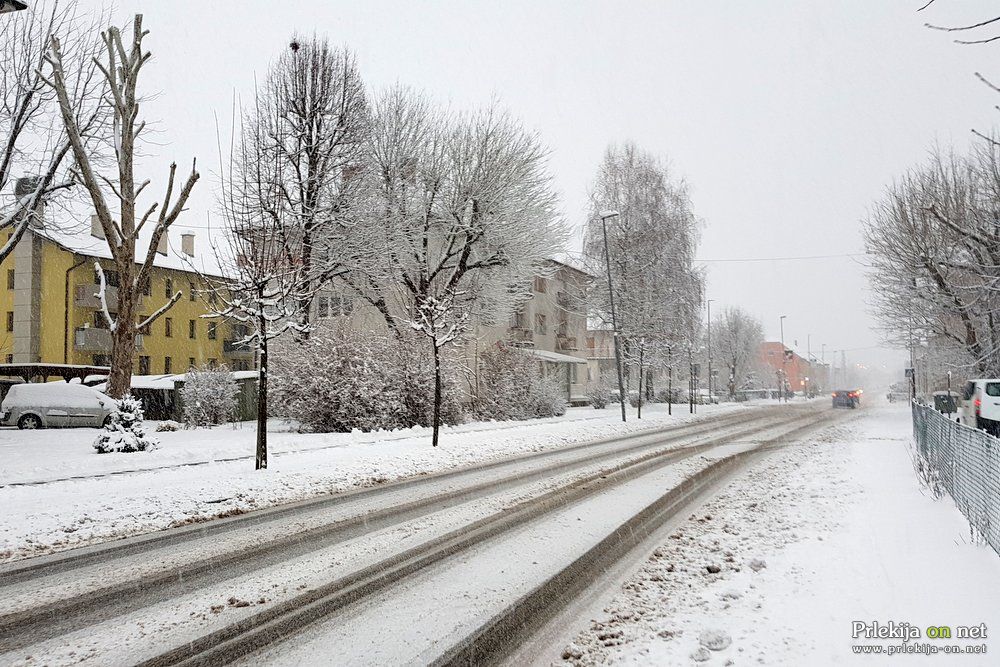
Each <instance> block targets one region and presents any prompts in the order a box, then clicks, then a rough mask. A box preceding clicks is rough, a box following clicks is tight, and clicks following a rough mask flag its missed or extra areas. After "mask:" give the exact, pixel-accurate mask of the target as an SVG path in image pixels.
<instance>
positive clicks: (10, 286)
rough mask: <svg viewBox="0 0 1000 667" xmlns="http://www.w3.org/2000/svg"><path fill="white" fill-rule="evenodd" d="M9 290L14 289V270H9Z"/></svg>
mask: <svg viewBox="0 0 1000 667" xmlns="http://www.w3.org/2000/svg"><path fill="white" fill-rule="evenodd" d="M7 289H14V269H7Z"/></svg>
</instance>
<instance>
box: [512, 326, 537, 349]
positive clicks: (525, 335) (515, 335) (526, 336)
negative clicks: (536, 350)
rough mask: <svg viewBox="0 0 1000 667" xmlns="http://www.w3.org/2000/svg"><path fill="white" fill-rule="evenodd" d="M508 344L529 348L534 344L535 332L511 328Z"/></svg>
mask: <svg viewBox="0 0 1000 667" xmlns="http://www.w3.org/2000/svg"><path fill="white" fill-rule="evenodd" d="M510 342H511V344H513V345H518V346H523V347H531V346H534V344H535V332H534V331H532V330H531V329H524V328H511V330H510Z"/></svg>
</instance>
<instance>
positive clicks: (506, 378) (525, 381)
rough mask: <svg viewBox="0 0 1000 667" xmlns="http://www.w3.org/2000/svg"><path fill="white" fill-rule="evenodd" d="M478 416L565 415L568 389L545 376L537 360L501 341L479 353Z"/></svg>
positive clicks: (525, 416)
mask: <svg viewBox="0 0 1000 667" xmlns="http://www.w3.org/2000/svg"><path fill="white" fill-rule="evenodd" d="M479 378H480V387H481V389H480V392H479V396H478V397H477V399H476V402H475V413H476V417H477V418H479V419H493V420H497V421H507V420H513V419H532V418H534V417H553V416H558V415H563V414H566V388H565V386H564V385H563V383H561V382H559V381H558V380H557V379H556V378H546V377H543V376H542V373H541V370H540V369H539V365H538V360H537V359H535V358H533V357H531V356H529V355H527V354H525V353H524V352H523V351H521V350H520V349H518V348H516V347H512V346H509V345H503V344H499V345H497V346H496V347H494V348H492V349H489V350H486V351H485V352H483V353H482V354H481V355H480V356H479Z"/></svg>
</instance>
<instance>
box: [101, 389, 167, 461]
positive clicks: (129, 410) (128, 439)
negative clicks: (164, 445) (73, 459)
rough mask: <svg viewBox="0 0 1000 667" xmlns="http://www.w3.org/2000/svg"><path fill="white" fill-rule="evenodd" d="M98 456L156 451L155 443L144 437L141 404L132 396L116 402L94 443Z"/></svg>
mask: <svg viewBox="0 0 1000 667" xmlns="http://www.w3.org/2000/svg"><path fill="white" fill-rule="evenodd" d="M94 449H96V450H97V453H98V454H108V453H110V452H148V451H152V450H153V449H156V441H155V440H153V439H151V438H147V437H146V430H145V428H143V425H142V403H140V402H139V399H138V398H136V397H135V396H132V395H126V396H124V397H122V398H121V399H119V400H118V407H117V409H116V410H115V411H114V412H112V413H111V418H110V419H109V420H108V423H107V425H106V426H105V427H104V428H103V430H101V433H100V434H99V435H98V436H97V440H96V441H95V442H94Z"/></svg>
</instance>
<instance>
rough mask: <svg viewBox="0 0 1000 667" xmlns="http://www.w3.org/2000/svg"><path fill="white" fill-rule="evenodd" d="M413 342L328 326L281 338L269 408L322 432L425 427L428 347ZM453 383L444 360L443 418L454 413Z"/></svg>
mask: <svg viewBox="0 0 1000 667" xmlns="http://www.w3.org/2000/svg"><path fill="white" fill-rule="evenodd" d="M415 347H416V346H411V345H408V344H407V343H406V341H401V340H399V339H398V338H397V337H396V336H395V335H394V334H391V333H388V332H372V331H368V332H359V331H351V330H347V329H343V330H341V329H335V328H328V327H320V328H317V329H316V330H314V331H313V332H311V333H310V335H309V338H307V339H305V340H302V341H294V340H287V341H282V342H281V347H280V348H279V349H280V352H279V353H276V354H275V355H274V357H273V359H272V363H271V378H270V379H271V391H272V399H273V401H274V403H273V405H274V406H275V411H276V414H280V415H282V416H285V417H289V418H294V419H295V420H297V421H298V422H299V424H300V425H301V427H302V428H303V429H304V430H309V431H315V432H324V433H326V432H347V431H352V430H355V429H358V430H362V431H372V430H377V429H398V428H409V427H411V426H427V425H429V424H430V423H431V419H432V414H433V408H434V366H433V363H432V362H431V361H430V360H429V359H427V358H426V357H429V356H430V355H429V353H428V354H425V355H421V354H420V352H419V350H417V349H415ZM456 387H457V383H456V382H455V381H454V373H453V371H452V369H451V367H450V366H446V368H445V384H444V393H443V398H444V400H443V404H442V422H443V423H452V424H453V423H458V421H460V420H461V406H460V403H459V401H458V398H457V395H458V392H457V390H456Z"/></svg>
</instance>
